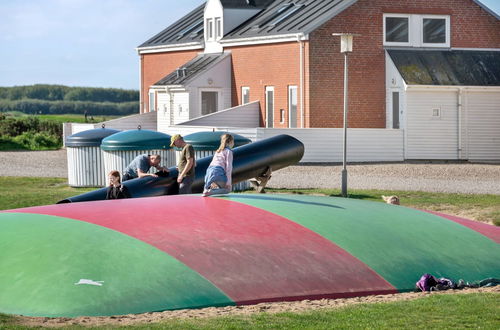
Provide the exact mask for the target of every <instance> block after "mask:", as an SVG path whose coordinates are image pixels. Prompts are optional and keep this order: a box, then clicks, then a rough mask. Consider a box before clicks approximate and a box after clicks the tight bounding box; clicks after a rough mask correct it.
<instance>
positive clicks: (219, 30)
mask: <svg viewBox="0 0 500 330" xmlns="http://www.w3.org/2000/svg"><path fill="white" fill-rule="evenodd" d="M215 36H216V39H217V40H219V39H220V38H222V24H221V20H220V17H216V18H215Z"/></svg>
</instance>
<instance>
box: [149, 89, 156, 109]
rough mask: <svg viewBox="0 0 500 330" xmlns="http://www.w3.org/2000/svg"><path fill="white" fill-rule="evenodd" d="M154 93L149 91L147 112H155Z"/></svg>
mask: <svg viewBox="0 0 500 330" xmlns="http://www.w3.org/2000/svg"><path fill="white" fill-rule="evenodd" d="M155 110H156V109H155V92H154V91H149V112H152V111H155Z"/></svg>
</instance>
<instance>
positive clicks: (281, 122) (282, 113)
mask: <svg viewBox="0 0 500 330" xmlns="http://www.w3.org/2000/svg"><path fill="white" fill-rule="evenodd" d="M284 122H285V109H280V124H283V123H284Z"/></svg>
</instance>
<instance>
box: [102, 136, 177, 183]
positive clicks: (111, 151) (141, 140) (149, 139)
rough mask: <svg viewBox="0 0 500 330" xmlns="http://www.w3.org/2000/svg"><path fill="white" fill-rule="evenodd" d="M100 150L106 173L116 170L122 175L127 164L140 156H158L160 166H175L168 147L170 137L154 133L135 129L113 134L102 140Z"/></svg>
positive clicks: (172, 153)
mask: <svg viewBox="0 0 500 330" xmlns="http://www.w3.org/2000/svg"><path fill="white" fill-rule="evenodd" d="M101 150H102V153H103V157H104V169H105V171H106V173H109V172H110V171H112V170H117V171H120V173H121V174H122V175H123V171H124V170H125V168H126V167H127V166H128V164H130V162H131V161H132V160H133V159H134V158H135V157H137V156H138V155H141V154H149V155H152V154H158V155H160V156H161V163H160V165H161V166H163V167H171V166H174V165H175V152H174V151H173V149H172V148H171V147H170V135H168V134H164V133H160V132H156V131H151V130H146V129H136V130H129V131H123V132H120V133H117V134H114V135H112V136H110V137H109V138H105V139H103V140H102V143H101ZM155 171H156V169H155V168H151V169H150V173H154V172H155Z"/></svg>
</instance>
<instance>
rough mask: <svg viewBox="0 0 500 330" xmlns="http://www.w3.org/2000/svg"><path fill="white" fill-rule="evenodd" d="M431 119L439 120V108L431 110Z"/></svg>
mask: <svg viewBox="0 0 500 330" xmlns="http://www.w3.org/2000/svg"><path fill="white" fill-rule="evenodd" d="M432 118H433V119H440V118H441V108H433V109H432Z"/></svg>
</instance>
